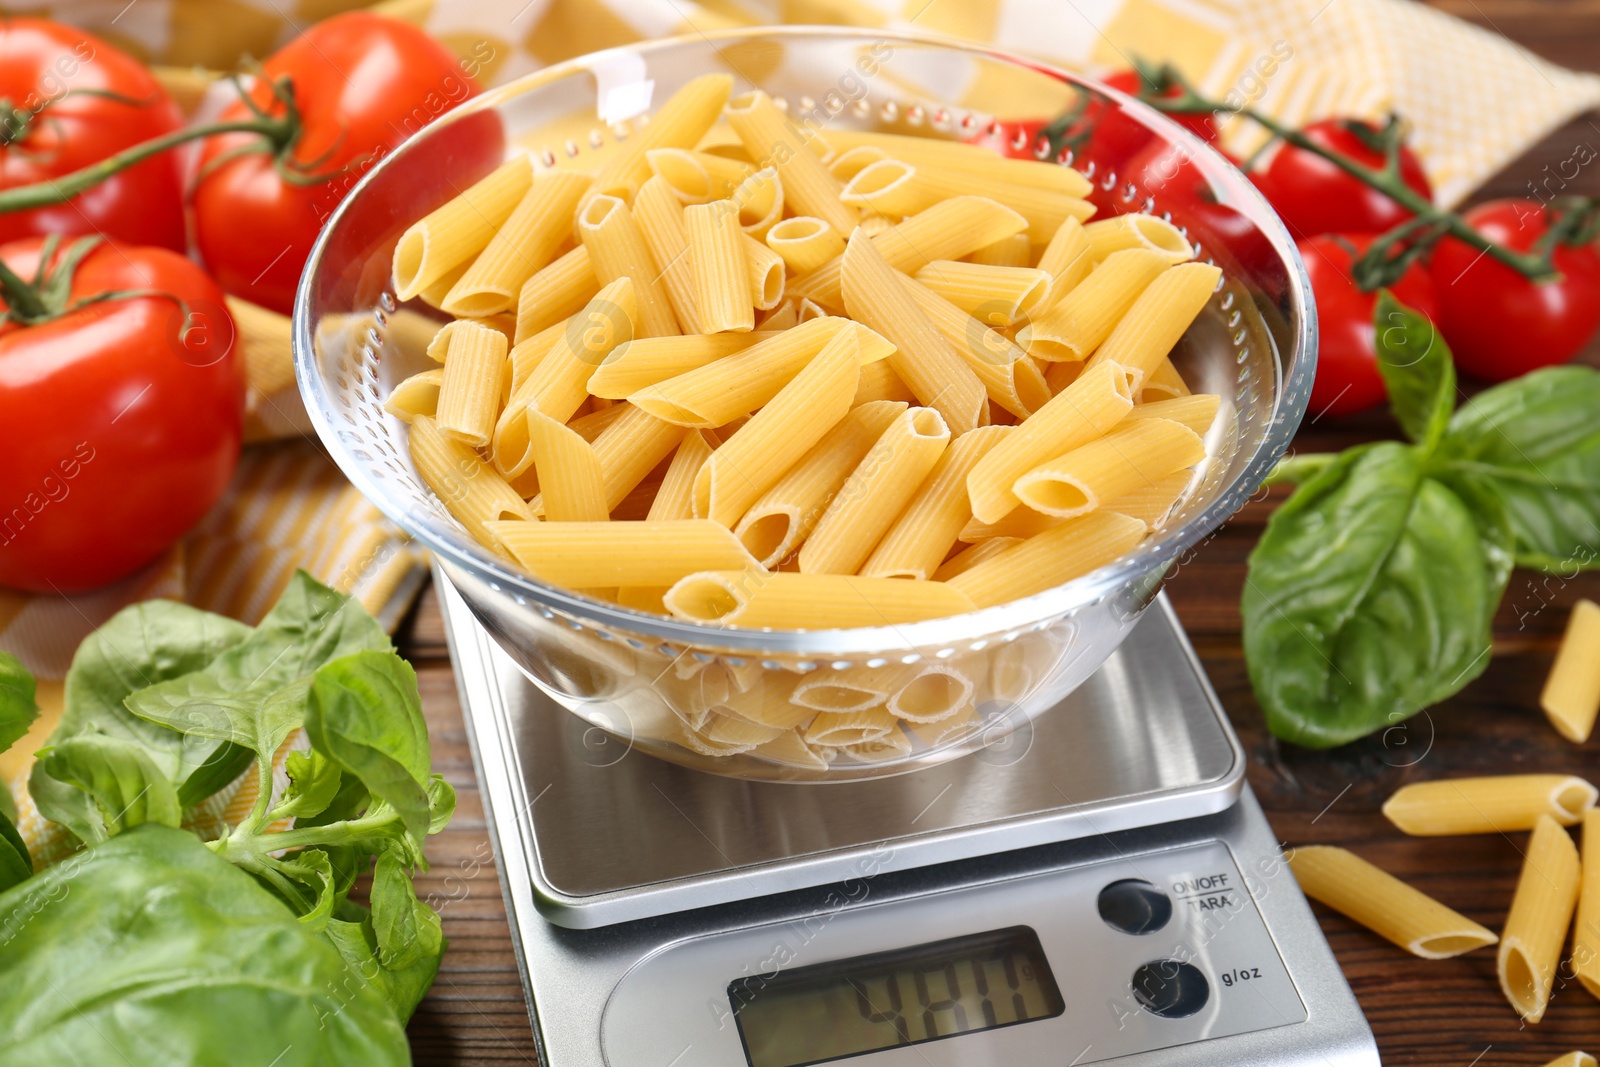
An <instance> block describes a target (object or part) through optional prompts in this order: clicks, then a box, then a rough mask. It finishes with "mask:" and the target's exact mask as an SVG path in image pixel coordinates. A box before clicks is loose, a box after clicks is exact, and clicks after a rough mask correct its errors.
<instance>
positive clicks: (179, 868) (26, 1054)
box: [0, 825, 411, 1067]
mask: <svg viewBox="0 0 1600 1067" xmlns="http://www.w3.org/2000/svg"><path fill="white" fill-rule="evenodd" d="M0 930H5V931H7V932H8V935H9V936H10V940H9V942H8V943H7V945H6V948H5V951H3V952H0V989H4V990H5V991H6V993H5V996H3V997H0V1067H37V1065H39V1064H57V1063H61V1064H66V1063H84V1064H89V1063H93V1064H100V1063H123V1062H130V1063H141V1064H156V1063H160V1064H180V1063H181V1064H222V1063H238V1062H241V1055H242V1054H243V1052H244V1051H246V1050H248V1052H249V1056H250V1058H252V1060H253V1061H255V1062H260V1063H267V1062H269V1061H271V1060H272V1059H273V1058H274V1057H275V1056H277V1057H282V1061H281V1062H282V1063H289V1062H293V1063H318V1064H322V1063H327V1064H355V1063H359V1064H363V1065H373V1067H403V1065H408V1064H409V1063H410V1062H411V1056H410V1050H409V1049H408V1047H407V1044H406V1036H405V1031H404V1029H403V1028H402V1026H401V1023H400V1021H399V1020H398V1019H397V1018H396V1017H395V1014H394V1012H393V1011H391V1010H390V1008H389V1006H388V1004H387V1003H386V1001H385V1000H384V998H383V997H382V996H381V995H379V993H378V992H377V991H374V990H371V989H368V988H367V987H366V985H365V984H364V983H362V982H360V981H359V980H357V979H356V978H354V976H352V975H350V974H349V972H348V971H347V969H346V967H345V964H344V960H343V958H342V957H341V955H340V953H339V952H337V951H335V950H334V948H333V947H332V946H330V945H329V943H328V941H327V940H326V939H324V938H323V937H321V936H319V935H317V934H315V933H312V932H311V931H309V930H307V929H305V928H304V927H303V926H302V925H301V924H300V923H299V922H297V921H296V920H295V918H294V916H293V915H291V914H290V913H289V911H288V910H287V909H286V908H285V907H284V906H283V904H282V903H281V902H279V901H278V900H277V899H276V898H275V897H274V896H273V895H272V894H271V893H268V892H267V891H266V890H264V889H263V888H261V886H260V885H259V884H258V883H257V882H256V881H255V880H254V879H252V878H251V877H250V876H249V875H247V874H245V873H244V872H242V871H240V870H238V869H237V868H235V867H234V866H232V865H231V864H229V863H228V862H227V861H225V860H223V859H221V858H220V857H218V856H216V855H214V854H213V853H212V852H211V850H210V849H208V848H206V846H205V845H203V844H201V843H200V841H199V840H198V839H197V838H196V837H195V836H194V835H193V834H189V833H185V832H182V831H178V830H171V829H168V828H166V827H161V826H154V825H145V826H141V827H138V828H137V829H134V830H130V831H129V832H127V833H124V834H121V835H119V836H117V837H114V838H112V839H111V840H110V841H107V842H105V843H103V844H100V845H96V846H95V847H93V848H90V849H88V850H87V851H85V852H82V853H79V854H78V855H76V856H73V857H71V858H69V859H67V860H66V861H64V862H62V863H59V864H57V865H55V866H54V867H51V868H48V869H47V870H44V871H41V872H40V873H39V874H38V875H36V876H34V877H33V878H31V879H29V880H28V881H27V882H25V883H23V884H22V885H19V886H15V887H13V888H12V889H10V890H8V891H7V892H6V893H4V894H0ZM291 1049H292V1050H293V1051H292V1052H289V1050H291ZM286 1052H287V1053H288V1055H285V1053H286Z"/></svg>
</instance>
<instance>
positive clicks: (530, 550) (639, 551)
mask: <svg viewBox="0 0 1600 1067" xmlns="http://www.w3.org/2000/svg"><path fill="white" fill-rule="evenodd" d="M490 529H491V530H492V531H493V532H494V534H495V535H496V536H497V537H499V538H500V541H501V543H502V544H504V545H505V546H506V548H507V549H509V550H510V551H511V554H512V555H513V556H515V557H516V558H517V562H518V563H521V564H522V565H523V566H524V567H526V568H527V569H528V571H529V572H530V573H532V574H533V575H534V576H535V577H538V578H542V579H544V580H545V581H547V582H551V583H553V584H555V585H564V586H568V587H569V588H578V589H582V588H586V587H595V586H613V585H615V586H670V585H672V584H673V583H674V582H676V581H678V579H680V578H682V577H684V576H685V575H687V574H693V573H694V572H696V571H705V570H738V569H741V568H745V567H749V568H755V567H756V562H755V560H753V559H751V558H750V553H748V552H746V551H745V550H744V546H743V545H741V544H740V543H739V539H738V538H737V537H735V536H733V533H732V531H730V530H729V529H728V528H727V527H725V526H719V525H717V524H716V523H714V522H711V521H710V520H709V519H678V520H674V521H671V522H497V523H491V524H490Z"/></svg>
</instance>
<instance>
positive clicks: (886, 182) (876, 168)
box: [839, 159, 1094, 245]
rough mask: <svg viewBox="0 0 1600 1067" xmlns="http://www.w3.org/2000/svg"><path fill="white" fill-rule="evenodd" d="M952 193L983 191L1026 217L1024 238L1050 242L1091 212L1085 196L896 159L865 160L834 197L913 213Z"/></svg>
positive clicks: (980, 193) (891, 211)
mask: <svg viewBox="0 0 1600 1067" xmlns="http://www.w3.org/2000/svg"><path fill="white" fill-rule="evenodd" d="M957 196H986V197H989V198H990V199H992V200H997V201H999V202H1000V203H1002V204H1004V205H1005V206H1006V207H1008V208H1011V209H1012V210H1013V211H1015V212H1017V213H1018V214H1019V215H1021V216H1022V217H1023V218H1025V219H1027V220H1028V230H1027V233H1028V239H1029V241H1031V242H1032V243H1033V244H1036V245H1043V244H1046V243H1048V242H1049V240H1050V238H1051V237H1052V236H1054V234H1055V232H1056V230H1057V229H1058V228H1059V227H1060V226H1061V224H1062V223H1063V222H1065V221H1066V220H1067V219H1069V218H1075V219H1078V220H1079V221H1082V220H1084V219H1087V218H1088V217H1089V216H1091V215H1093V214H1094V205H1093V204H1091V203H1089V202H1088V201H1087V200H1079V199H1077V198H1075V197H1068V196H1062V195H1061V194H1060V193H1057V192H1054V191H1052V190H1049V189H1038V188H1034V187H1032V186H1026V185H1012V184H1010V183H1008V182H1006V181H1004V180H1000V179H996V178H995V177H994V176H992V175H988V174H983V173H980V172H977V171H950V170H940V169H938V168H937V167H936V166H916V165H913V164H910V163H906V162H904V161H902V160H898V159H885V160H880V161H879V162H877V163H873V164H870V165H868V166H866V167H864V168H862V170H861V171H860V172H859V173H858V174H856V176H855V177H853V178H851V179H850V181H849V182H847V183H846V184H845V186H844V189H843V190H842V191H841V192H840V193H839V198H840V199H841V200H843V201H844V202H845V203H846V204H849V205H851V206H853V207H858V208H865V207H870V208H871V209H872V210H874V211H878V212H881V213H882V214H885V215H915V214H916V213H918V212H919V211H926V210H927V209H928V208H930V207H933V206H934V205H936V204H939V203H942V202H943V201H945V200H949V199H951V198H953V197H957Z"/></svg>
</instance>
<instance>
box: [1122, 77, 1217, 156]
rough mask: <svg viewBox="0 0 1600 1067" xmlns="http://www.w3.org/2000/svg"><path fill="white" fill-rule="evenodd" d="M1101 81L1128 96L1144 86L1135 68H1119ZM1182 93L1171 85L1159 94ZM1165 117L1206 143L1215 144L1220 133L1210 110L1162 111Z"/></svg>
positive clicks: (1166, 95)
mask: <svg viewBox="0 0 1600 1067" xmlns="http://www.w3.org/2000/svg"><path fill="white" fill-rule="evenodd" d="M1101 81H1103V82H1105V83H1106V84H1107V85H1109V86H1111V88H1113V89H1117V90H1120V91H1121V92H1124V93H1127V94H1128V95H1129V96H1138V95H1139V90H1140V89H1142V88H1143V87H1144V80H1143V79H1142V78H1140V77H1139V72H1138V71H1136V70H1119V71H1117V72H1116V73H1115V74H1112V75H1110V76H1108V77H1105V78H1102V79H1101ZM1182 95H1183V90H1181V89H1178V88H1177V87H1173V88H1171V89H1168V90H1167V91H1166V92H1164V93H1162V94H1161V97H1162V98H1163V99H1167V100H1172V99H1176V98H1177V97H1180V96H1182ZM1164 114H1165V115H1166V116H1167V118H1169V119H1171V120H1172V121H1173V122H1176V123H1177V124H1178V125H1179V126H1182V127H1183V128H1184V129H1186V130H1188V131H1189V132H1190V133H1192V134H1194V135H1195V136H1196V137H1198V138H1200V139H1201V140H1202V141H1204V142H1206V143H1207V144H1216V143H1217V138H1218V137H1219V136H1220V134H1219V133H1218V132H1217V120H1216V115H1215V114H1214V113H1211V112H1207V113H1205V114H1194V115H1180V114H1177V113H1175V112H1164Z"/></svg>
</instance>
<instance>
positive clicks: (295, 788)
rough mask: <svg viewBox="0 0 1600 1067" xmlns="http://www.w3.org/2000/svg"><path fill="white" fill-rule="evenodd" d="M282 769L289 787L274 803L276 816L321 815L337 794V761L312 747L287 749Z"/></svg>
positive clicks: (338, 773)
mask: <svg viewBox="0 0 1600 1067" xmlns="http://www.w3.org/2000/svg"><path fill="white" fill-rule="evenodd" d="M283 769H284V772H285V773H286V774H287V775H288V776H289V787H288V788H287V789H285V790H284V791H283V800H282V801H281V802H280V803H279V804H278V807H277V815H278V817H279V818H282V819H288V818H300V817H302V816H305V817H309V816H312V815H321V814H322V813H323V812H324V811H325V810H327V807H328V805H329V804H332V803H333V800H334V798H335V797H337V796H338V795H339V783H340V779H341V778H342V775H341V774H340V772H339V765H338V764H336V763H334V762H333V761H332V760H330V759H328V757H326V756H324V755H323V754H322V753H320V752H317V751H316V750H314V749H313V750H312V751H309V752H303V751H300V750H298V749H297V750H295V751H293V752H290V753H289V755H288V757H287V758H286V759H285V760H284V764H283Z"/></svg>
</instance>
